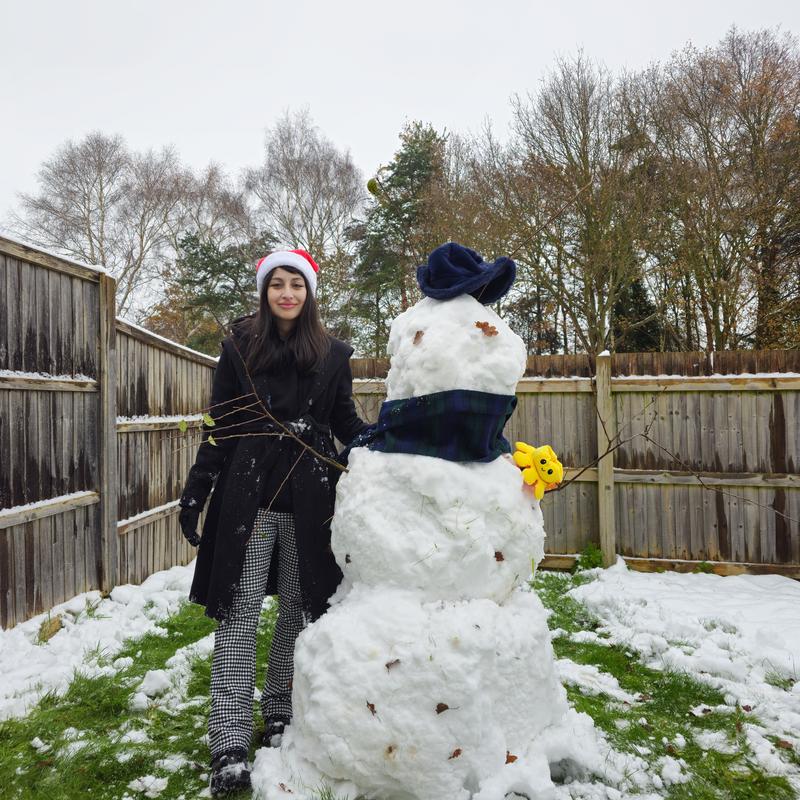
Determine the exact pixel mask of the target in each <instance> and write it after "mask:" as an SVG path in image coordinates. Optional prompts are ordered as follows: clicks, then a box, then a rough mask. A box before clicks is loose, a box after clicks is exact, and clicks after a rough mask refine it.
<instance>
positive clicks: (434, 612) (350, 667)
mask: <svg viewBox="0 0 800 800" xmlns="http://www.w3.org/2000/svg"><path fill="white" fill-rule="evenodd" d="M476 323H481V325H477V324H476ZM390 350H391V352H392V365H391V369H390V371H389V375H388V377H387V391H388V397H389V399H399V398H406V397H410V396H418V395H422V394H430V393H433V392H439V391H449V390H453V389H469V390H475V391H484V392H494V393H500V394H513V392H514V387H515V386H516V383H517V381H518V379H519V378H520V377H521V375H522V373H523V370H524V367H525V348H524V346H523V344H522V341H521V340H520V339H519V337H518V336H516V334H514V333H513V332H511V330H510V329H509V328H508V326H507V325H506V324H505V323H504V322H503V321H502V320H500V318H499V317H497V315H496V314H495V313H494V312H493V311H491V309H488V308H486V307H484V306H482V305H481V304H480V303H478V302H477V301H476V300H474V299H473V298H471V297H466V296H465V297H459V298H456V299H454V300H449V301H445V302H440V301H435V300H431V299H429V298H426V299H423V300H422V301H421V302H420V303H418V304H417V305H416V306H414V307H413V308H412V309H409V310H408V311H406V312H405V313H404V314H402V315H401V316H400V317H398V319H397V320H395V322H394V324H393V325H392V331H391V335H390ZM532 505H533V507H532ZM543 540H544V529H543V525H542V515H541V512H540V510H539V507H538V503H536V502H535V501H532V499H531V497H530V495H528V494H526V493H525V492H523V490H522V481H521V478H520V474H519V470H518V469H517V468H516V467H515V466H514V465H513V464H511V463H509V462H508V461H506V460H505V459H502V458H499V459H496V460H495V461H494V462H492V463H488V464H480V463H470V464H459V463H454V462H449V461H444V460H441V459H437V458H431V457H427V456H418V455H406V454H393V453H379V452H371V451H365V450H356V451H355V452H353V454H352V456H351V460H350V470H349V472H348V473H347V474H346V475H344V476H343V477H342V478H341V480H340V482H339V484H338V488H337V500H336V514H335V516H334V520H333V539H332V547H333V551H334V554H335V555H336V559H337V561H338V563H339V564H340V566H341V567H342V570H343V572H344V576H345V578H344V581H343V584H342V586H341V587H340V590H339V591H338V592H337V595H336V596H335V598H334V603H333V605H332V608H331V610H330V611H329V612H328V613H327V614H326V615H324V616H323V617H322V618H321V619H320V620H318V621H317V622H316V623H315V624H313V625H311V626H310V627H309V628H308V629H306V631H305V632H304V633H303V634H301V636H300V638H299V639H298V642H297V646H296V648H295V674H294V686H293V703H294V712H295V717H294V721H293V724H292V725H291V726H290V727H289V728H288V730H287V733H286V734H285V735H284V738H283V742H282V745H281V748H280V750H278V751H276V750H268V749H262V750H260V751H259V752H258V754H257V758H256V763H255V767H254V772H253V785H254V788H255V793H256V795H257V796H262V797H266V798H268V799H269V800H273V798H284V797H286V796H287V794H286V792H287V790H291V792H292V793H293V794H294V796H295V797H297V798H298V800H302V799H304V798H309V797H312V796H314V789H316V788H317V787H319V786H320V785H322V784H327V785H329V786H330V787H331V788H332V790H333V793H334V794H335V795H336V796H337V797H341V798H344V797H350V798H354V797H356V796H359V797H360V796H367V797H380V798H382V800H423V799H425V800H427V799H428V798H434V797H436V798H447V800H467V798H473V799H474V800H497V799H498V798H503V797H505V796H508V797H513V796H515V795H514V793H515V792H516V793H517V794H518V795H519V796H526V797H534V796H535V797H536V798H548V797H553V796H554V794H553V792H554V791H555V789H554V786H553V783H552V781H551V776H550V773H551V765H553V769H554V770H560V771H561V772H562V774H563V775H570V776H572V777H575V778H580V777H586V776H588V774H590V773H591V772H593V771H595V772H597V773H598V774H611V775H612V777H611V780H613V781H615V782H617V781H618V782H622V783H625V782H626V778H625V775H626V774H632V773H637V774H638V773H640V772H641V768H642V766H643V765H644V762H641V763H637V764H636V765H634V767H633V768H632V769H631V762H630V759H629V758H627V757H626V758H625V759H624V763H623V761H620V760H617V759H616V758H615V754H613V753H611V752H610V748H609V747H608V746H607V745H605V743H604V742H603V741H602V739H601V738H600V737H599V736H598V735H597V733H596V732H595V731H594V728H593V726H592V722H591V720H590V719H589V718H588V717H586V716H585V715H580V714H577V713H575V712H573V711H570V709H569V707H568V704H567V701H566V693H565V691H564V689H563V687H562V686H561V684H560V683H559V681H558V678H557V676H556V671H555V664H554V659H553V652H552V647H551V644H550V635H549V632H548V629H547V622H546V620H547V614H546V611H545V609H544V607H543V606H542V604H541V602H540V600H539V598H538V597H537V596H536V595H535V594H533V593H531V592H529V591H525V590H523V588H522V587H523V585H524V584H525V582H526V580H527V578H528V577H529V574H530V569H531V557H532V556H534V555H535V556H536V558H537V559H539V558H541V555H542V546H543Z"/></svg>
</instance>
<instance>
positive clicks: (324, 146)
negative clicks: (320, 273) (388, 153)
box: [246, 111, 365, 323]
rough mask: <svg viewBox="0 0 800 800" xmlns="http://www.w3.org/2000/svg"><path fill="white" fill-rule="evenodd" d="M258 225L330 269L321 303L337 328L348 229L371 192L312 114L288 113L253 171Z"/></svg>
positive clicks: (249, 181) (343, 302) (343, 301)
mask: <svg viewBox="0 0 800 800" xmlns="http://www.w3.org/2000/svg"><path fill="white" fill-rule="evenodd" d="M246 187H247V189H248V191H249V192H251V193H252V196H253V197H254V198H255V200H256V207H255V215H256V220H257V221H258V223H259V226H260V228H261V229H262V230H264V231H265V232H266V233H268V234H269V235H270V236H271V237H272V238H273V239H275V240H276V241H277V242H278V243H279V245H280V246H284V247H292V248H295V247H300V248H303V249H305V250H307V251H308V252H309V253H311V254H312V255H313V256H314V258H315V259H316V260H317V261H318V262H319V263H320V266H321V267H325V268H326V271H325V280H324V281H321V282H320V291H319V295H318V301H319V304H320V310H321V312H322V314H323V317H324V318H325V319H326V320H327V321H328V322H329V323H331V322H332V321H333V320H334V319H335V318H337V317H339V316H341V313H342V309H343V308H346V306H347V298H348V293H347V284H348V270H349V266H350V263H351V259H350V257H349V255H350V252H351V250H352V241H351V239H350V238H349V237H348V228H349V226H350V225H351V223H352V221H353V218H354V217H355V216H356V214H357V212H358V211H359V210H360V208H361V206H362V204H363V202H364V199H365V189H364V181H363V177H362V175H361V172H360V171H359V169H358V168H357V167H356V165H355V164H354V163H353V160H352V158H351V157H350V153H349V152H347V151H341V150H339V149H337V148H336V146H335V145H334V144H333V143H332V142H331V141H329V140H328V139H326V138H325V137H324V136H323V135H322V133H321V132H320V131H319V129H318V128H317V127H316V125H315V124H314V122H313V120H312V119H311V115H310V114H309V112H308V111H299V112H296V113H294V114H291V113H288V112H287V113H286V114H285V115H284V116H283V118H281V119H280V120H278V122H277V123H276V124H275V125H274V126H273V127H272V128H270V129H269V130H268V131H267V135H266V141H265V152H264V163H263V164H262V166H260V167H258V168H256V169H251V170H248V172H247V174H246Z"/></svg>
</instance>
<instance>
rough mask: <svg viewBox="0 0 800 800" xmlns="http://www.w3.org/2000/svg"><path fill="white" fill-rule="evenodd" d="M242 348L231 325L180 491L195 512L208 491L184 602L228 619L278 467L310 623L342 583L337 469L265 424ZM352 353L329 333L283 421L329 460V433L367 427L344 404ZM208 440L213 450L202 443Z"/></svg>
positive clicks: (258, 389)
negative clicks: (294, 410)
mask: <svg viewBox="0 0 800 800" xmlns="http://www.w3.org/2000/svg"><path fill="white" fill-rule="evenodd" d="M245 352H246V339H245V338H244V335H243V334H242V333H237V329H236V328H235V329H234V332H233V333H232V334H231V335H230V336H228V337H227V338H226V339H225V340H224V341H223V342H222V353H221V355H220V358H219V363H218V364H217V369H216V372H215V374H214V382H213V387H212V391H211V410H210V414H211V417H212V418H213V419H214V421H215V425H214V426H213V427H209V426H204V435H203V443H202V444H201V445H200V447H199V449H198V453H197V458H196V460H195V463H194V465H193V466H192V468H191V470H190V471H189V477H188V480H187V482H186V486H185V488H184V491H183V494H182V495H181V500H180V505H181V506H183V507H185V508H195V509H200V508H202V507H203V506H204V505H205V501H206V499H207V498H208V495H209V493H211V490H212V487H213V494H211V502H210V504H209V507H208V513H207V514H206V518H205V522H204V524H203V535H202V539H201V541H200V546H199V548H198V552H197V563H196V566H195V573H194V580H193V582H192V588H191V591H190V595H189V597H190V599H191V600H192V601H193V602H195V603H199V604H201V605H204V606H205V607H206V614H207V615H208V616H209V617H213V618H214V619H223V618H224V617H225V616H226V615H227V613H228V611H229V609H230V607H231V604H232V601H233V593H234V589H235V588H236V585H237V583H238V581H239V578H240V576H241V572H242V565H243V563H244V555H245V550H246V547H247V542H248V540H249V538H250V535H251V532H252V529H253V522H254V520H255V517H256V514H257V512H258V509H259V508H260V507H262V506H266V505H267V504H268V503H269V500H270V498H263V497H262V494H263V488H264V485H265V483H266V482H267V481H266V476H268V475H269V473H270V471H271V470H272V469H273V468H275V466H276V464H279V465H281V466H284V468H285V471H286V472H289V469H291V472H290V473H289V477H288V480H289V481H290V482H291V495H292V498H293V503H292V505H293V513H294V517H295V535H296V539H297V556H298V564H299V573H300V587H301V594H302V598H303V606H304V610H305V613H306V614H307V616H308V617H309V618H310V619H312V620H313V619H316V618H317V617H319V616H320V615H321V614H323V613H324V612H325V610H326V608H327V601H328V599H329V598H330V596H331V595H332V594H333V592H334V591H335V590H336V587H337V586H338V585H339V581H340V580H341V577H342V573H341V570H340V569H339V567H338V565H337V564H336V561H335V559H334V557H333V552H332V551H331V547H330V537H331V532H330V521H331V517H332V516H333V505H334V497H335V489H336V482H337V480H338V478H339V475H340V470H338V469H336V468H335V467H332V466H330V465H329V464H327V463H325V462H324V461H322V460H320V459H319V458H317V457H316V456H315V455H314V454H313V453H311V452H309V451H308V450H305V449H304V448H303V447H302V446H301V445H300V444H299V443H298V442H297V441H295V440H294V439H293V438H292V437H290V436H287V435H285V434H284V433H283V432H282V431H281V430H280V427H279V426H276V425H275V424H274V423H272V422H270V421H269V420H268V419H267V418H266V414H265V413H264V407H266V408H267V409H269V408H270V384H271V380H274V379H271V378H270V376H269V375H266V374H262V373H258V374H256V375H253V376H252V383H251V378H250V377H249V376H248V374H247V371H246V370H245V366H244V361H243V358H242V356H243V354H244V353H245ZM352 353H353V350H352V348H351V347H350V346H349V345H347V344H345V343H344V342H340V341H339V340H338V339H334V338H333V337H330V350H329V352H328V355H327V358H326V359H325V361H324V363H323V365H322V367H321V368H320V369H319V370H318V371H317V372H315V373H312V374H311V375H309V376H307V377H306V378H305V379H304V380H300V382H299V392H300V393H301V394H300V399H299V404H300V410H299V414H298V416H297V419H295V420H290V421H284V422H283V425H285V426H286V427H287V428H289V429H290V430H291V431H292V432H293V433H294V434H295V436H297V437H299V438H300V439H302V441H303V442H305V443H306V444H308V445H309V446H311V447H312V448H313V449H314V450H316V451H317V452H318V453H321V454H322V455H324V456H326V457H327V458H330V459H335V458H336V449H335V447H334V443H333V438H332V435H331V434H333V435H334V436H336V438H337V439H338V440H339V441H340V442H342V443H344V444H349V442H350V441H351V440H352V439H353V437H355V436H356V435H357V434H359V433H360V432H361V431H362V430H363V429H364V428H365V423H364V422H362V420H361V419H360V418H359V417H358V415H357V413H356V410H355V406H354V404H353V399H352V391H353V379H352V374H351V372H350V363H349V359H350V356H351V355H352ZM254 390H255V392H254ZM254 403H256V404H257V405H255V406H253V404H254ZM259 403H260V404H263V406H261V405H259ZM246 406H252V407H250V408H245V407H246ZM265 434H266V435H265ZM209 435H211V436H213V437H214V440H215V441H216V444H212V443H211V442H209V441H208V437H209ZM228 437H230V438H228ZM287 464H288V467H285V465H287ZM292 465H294V466H293V468H292ZM279 468H280V467H279ZM262 501H263V502H262ZM275 552H277V548H276V550H275ZM276 593H277V559H276V558H275V557H274V553H273V559H272V563H271V565H270V573H269V580H268V585H267V594H276Z"/></svg>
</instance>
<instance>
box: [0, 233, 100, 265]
mask: <svg viewBox="0 0 800 800" xmlns="http://www.w3.org/2000/svg"><path fill="white" fill-rule="evenodd" d="M4 244H7V245H10V247H7V248H3V247H2V245H4ZM0 249H7V250H20V251H22V253H21V254H22V255H25V254H31V255H33V254H36V253H39V254H41V255H43V256H49V257H50V258H55V259H58V260H59V261H63V262H65V263H66V264H71V265H72V266H74V267H79V268H80V269H82V270H89V271H90V272H94V273H96V274H97V275H108V274H109V272H108V270H107V269H106V268H105V267H103V266H100V265H99V264H87V263H86V262H84V261H78V260H76V259H74V258H70V257H69V256H65V255H63V254H62V253H59V252H57V251H55V250H48V249H47V248H46V247H42V246H41V245H38V244H33V243H32V242H26V241H25V240H24V239H18V238H16V237H15V236H11V235H10V234H8V233H2V234H0Z"/></svg>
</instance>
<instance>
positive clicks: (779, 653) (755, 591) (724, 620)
mask: <svg viewBox="0 0 800 800" xmlns="http://www.w3.org/2000/svg"><path fill="white" fill-rule="evenodd" d="M593 572H594V578H595V579H594V580H593V581H591V582H589V583H586V584H584V585H582V586H579V587H577V588H575V589H572V590H571V592H570V594H571V595H572V596H573V597H574V598H575V599H576V600H578V601H579V602H581V603H583V604H584V605H586V606H587V607H588V608H589V609H590V610H591V611H592V612H593V613H594V614H595V615H596V616H597V617H598V618H599V619H600V620H601V625H600V627H599V628H598V629H597V630H596V631H595V632H593V633H592V632H588V631H587V632H582V633H581V634H579V636H580V637H581V638H582V639H583V640H585V639H586V638H587V637H593V638H595V637H596V640H597V641H598V643H601V644H602V643H605V644H619V645H623V646H625V647H626V648H628V649H629V650H632V651H634V652H636V653H638V654H639V656H640V658H641V660H642V661H643V662H644V663H645V664H646V665H647V666H650V667H653V668H655V669H661V670H671V671H673V672H685V673H688V674H690V675H691V676H692V677H693V678H695V679H696V680H698V681H700V682H702V683H706V684H708V685H710V686H713V687H714V688H716V689H718V690H719V691H721V692H722V693H723V694H724V696H725V703H726V705H725V706H724V707H723V708H720V709H714V710H720V711H723V710H727V711H732V710H734V709H735V708H736V707H737V705H738V707H739V708H741V709H743V710H744V711H745V712H747V713H752V714H753V716H754V717H755V718H757V719H758V723H757V724H756V723H751V724H746V725H745V730H744V733H745V735H746V738H747V741H748V744H749V746H750V748H751V750H752V751H753V754H754V757H755V760H756V761H757V763H758V764H759V766H760V767H761V768H762V769H763V770H764V772H765V773H767V774H770V775H786V776H787V777H789V778H790V780H791V782H792V784H793V785H794V786H795V789H797V790H798V792H799V793H800V773H799V772H798V770H797V768H792V766H791V765H789V764H788V763H787V762H786V761H785V760H783V759H781V758H780V757H779V756H778V754H777V752H776V748H775V746H774V744H773V742H771V741H770V740H769V739H768V738H767V737H768V736H772V737H776V738H778V739H780V740H782V741H783V742H786V743H789V744H791V745H792V746H793V748H794V751H795V753H798V752H800V582H797V581H793V580H790V579H789V578H784V577H781V576H779V575H736V576H730V577H724V578H723V577H720V576H719V575H709V574H680V573H676V572H663V573H656V574H653V573H641V572H633V571H631V570H628V569H627V568H626V566H625V563H624V561H623V560H622V559H619V561H618V562H617V564H616V565H614V566H613V567H611V568H609V569H605V570H603V569H598V570H594V571H593ZM601 634H602V635H603V636H602V637H601ZM573 638H574V637H573ZM564 677H565V676H563V675H562V680H563V679H564ZM708 712H709V709H706V708H703V707H699V708H696V709H694V710H693V713H694V714H696V715H697V716H702V715H703V714H705V713H708ZM717 749H719V748H717Z"/></svg>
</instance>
